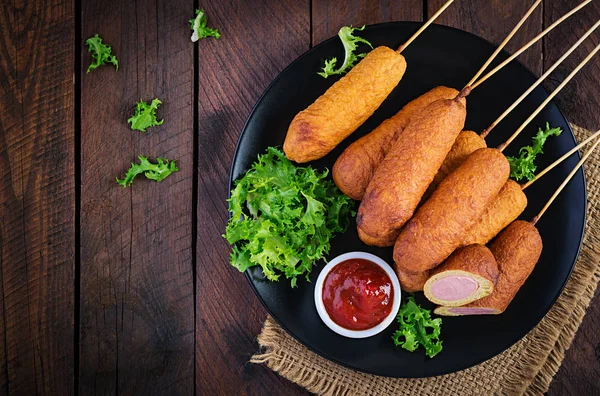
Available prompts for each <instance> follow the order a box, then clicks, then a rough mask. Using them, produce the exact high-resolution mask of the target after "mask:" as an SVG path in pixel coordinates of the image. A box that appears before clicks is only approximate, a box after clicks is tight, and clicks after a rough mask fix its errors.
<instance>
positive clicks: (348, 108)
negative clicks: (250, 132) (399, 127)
mask: <svg viewBox="0 0 600 396" xmlns="http://www.w3.org/2000/svg"><path fill="white" fill-rule="evenodd" d="M405 70H406V61H405V59H404V57H403V56H402V55H400V54H398V53H397V52H396V51H394V50H392V49H390V48H388V47H383V46H382V47H377V48H375V49H374V50H373V51H371V52H369V54H368V55H367V56H366V57H365V58H364V59H363V60H361V61H360V62H359V63H358V64H357V65H356V66H354V67H353V68H352V70H350V71H349V72H348V74H346V75H345V76H344V77H342V78H341V79H340V80H339V81H337V82H336V83H335V84H333V85H332V86H331V87H330V88H329V89H328V90H327V91H326V92H325V93H324V94H323V95H321V96H320V97H319V98H318V99H317V100H316V101H315V102H314V103H312V104H311V105H310V106H308V107H307V108H306V109H305V110H303V111H301V112H300V113H298V114H297V115H296V117H294V119H293V120H292V123H291V124H290V126H289V128H288V133H287V136H286V137H285V142H284V143H283V151H284V152H285V155H286V156H287V157H288V158H289V159H290V160H293V161H296V162H308V161H312V160H316V159H319V158H322V157H324V156H325V155H326V154H327V153H329V152H330V151H331V150H332V149H333V148H334V147H335V146H337V145H338V144H339V143H340V142H341V141H342V140H344V139H345V138H346V137H348V136H349V135H350V134H351V133H352V132H354V131H355V130H356V129H357V128H358V127H359V126H361V125H362V123H363V122H365V121H366V120H367V118H369V117H370V116H371V115H372V114H373V113H374V112H375V110H377V108H378V107H379V106H380V105H381V103H382V102H383V101H384V100H385V98H387V96H388V95H389V94H390V92H392V90H393V89H394V88H395V87H396V85H398V82H400V80H401V79H402V76H403V75H404V71H405Z"/></svg>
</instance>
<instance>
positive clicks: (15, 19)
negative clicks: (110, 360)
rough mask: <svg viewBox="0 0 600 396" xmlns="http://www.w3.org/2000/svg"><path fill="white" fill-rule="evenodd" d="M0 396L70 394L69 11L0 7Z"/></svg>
mask: <svg viewBox="0 0 600 396" xmlns="http://www.w3.org/2000/svg"><path fill="white" fill-rule="evenodd" d="M0 26H2V29H0V76H2V77H1V78H0V267H1V271H0V299H1V300H2V301H0V394H8V393H10V394H15V395H17V394H21V395H33V394H39V393H48V394H62V395H69V394H72V393H73V371H74V368H73V359H74V352H73V350H74V339H73V310H74V308H73V276H74V275H73V271H74V249H75V199H74V197H75V189H74V183H73V181H74V174H75V173H74V172H75V170H74V164H73V158H74V136H75V132H74V123H73V111H74V110H73V106H74V99H73V98H74V96H73V93H74V89H73V61H74V57H73V41H74V34H75V20H74V9H73V3H72V2H69V1H61V0H53V1H45V2H42V1H27V2H24V1H17V2H10V4H9V2H2V3H1V4H0Z"/></svg>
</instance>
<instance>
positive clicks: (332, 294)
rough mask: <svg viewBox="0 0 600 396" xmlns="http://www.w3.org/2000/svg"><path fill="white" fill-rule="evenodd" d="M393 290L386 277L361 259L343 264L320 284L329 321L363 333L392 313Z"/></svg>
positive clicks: (390, 281) (386, 275)
mask: <svg viewBox="0 0 600 396" xmlns="http://www.w3.org/2000/svg"><path fill="white" fill-rule="evenodd" d="M393 302H394V288H393V286H392V280H391V279H390V277H389V276H388V274H387V273H386V272H385V271H384V270H383V269H382V268H381V267H380V266H379V265H377V264H375V263H373V262H371V261H369V260H364V259H350V260H346V261H342V262H341V263H339V264H338V265H336V266H335V267H333V269H332V270H331V271H330V272H329V273H328V274H327V276H326V277H325V282H323V303H324V304H325V309H326V310H327V313H328V314H329V317H330V318H331V320H333V321H334V322H335V323H337V324H338V325H340V326H342V327H344V328H346V329H349V330H366V329H370V328H371V327H375V326H377V325H378V324H379V323H381V322H382V321H383V320H384V319H385V318H386V317H387V316H388V315H389V314H390V311H391V310H392V305H393Z"/></svg>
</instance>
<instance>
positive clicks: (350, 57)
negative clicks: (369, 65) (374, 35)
mask: <svg viewBox="0 0 600 396" xmlns="http://www.w3.org/2000/svg"><path fill="white" fill-rule="evenodd" d="M364 29H365V27H364V26H363V27H361V28H353V27H351V26H343V27H342V28H341V29H340V30H339V32H338V36H339V38H340V40H342V44H343V45H344V63H342V65H341V66H340V68H339V69H337V70H335V66H336V64H337V59H336V58H335V57H334V58H331V59H328V60H326V61H325V66H323V71H322V72H319V73H317V74H319V75H320V76H322V77H324V78H327V77H329V76H332V75H334V74H344V73H346V72H348V71H349V70H350V69H352V67H353V66H354V64H355V63H356V62H357V61H358V59H359V58H363V57H365V55H367V54H358V55H357V54H355V53H354V51H356V49H357V48H358V43H365V44H367V45H368V46H369V47H371V48H373V46H372V45H371V43H370V42H369V41H367V40H366V39H364V38H362V37H359V36H355V35H354V34H353V32H354V31H355V30H364Z"/></svg>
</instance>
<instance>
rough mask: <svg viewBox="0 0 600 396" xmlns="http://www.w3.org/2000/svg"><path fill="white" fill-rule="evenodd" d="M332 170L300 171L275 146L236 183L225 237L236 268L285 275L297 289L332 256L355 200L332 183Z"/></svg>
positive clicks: (271, 276) (274, 277)
mask: <svg viewBox="0 0 600 396" xmlns="http://www.w3.org/2000/svg"><path fill="white" fill-rule="evenodd" d="M327 174H328V171H327V170H325V171H324V172H318V171H316V170H315V169H313V168H311V167H296V166H294V165H293V164H292V163H291V162H290V160H288V159H287V158H286V157H285V155H284V154H283V153H282V152H281V151H280V150H278V149H276V148H274V147H269V148H268V149H267V153H266V154H264V155H259V157H258V161H257V162H255V163H254V164H253V165H252V167H251V169H250V170H249V171H248V172H246V174H245V175H244V176H243V177H242V178H240V179H238V180H237V181H236V182H235V188H234V189H233V190H232V191H231V197H230V198H229V200H228V202H229V210H230V212H231V219H230V220H229V223H228V224H227V228H226V230H225V235H223V236H224V237H225V238H226V239H227V241H228V242H229V243H230V244H232V245H234V246H233V250H232V252H231V258H230V262H231V265H232V266H234V267H235V268H237V269H238V270H239V271H241V272H243V271H245V270H247V269H248V268H250V267H253V266H260V267H261V268H262V271H263V274H264V275H265V277H266V278H267V279H268V280H270V281H277V280H278V279H279V277H280V276H281V275H282V274H283V275H284V276H285V277H286V278H287V279H290V280H291V281H290V282H291V286H292V287H296V283H297V278H298V277H299V276H301V275H304V276H305V277H306V279H307V280H308V278H309V274H310V272H311V270H312V266H313V263H314V262H315V261H317V260H319V259H322V258H323V257H325V255H326V254H327V253H329V249H330V239H331V238H332V237H333V236H334V234H335V233H338V232H342V231H344V230H345V229H346V227H347V226H348V223H349V216H348V215H349V214H351V213H352V214H354V213H353V212H352V207H351V206H352V200H351V199H350V198H348V197H347V196H345V195H344V194H342V193H341V192H340V190H339V189H338V188H337V187H336V186H335V184H333V182H331V181H330V180H326V177H327Z"/></svg>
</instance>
